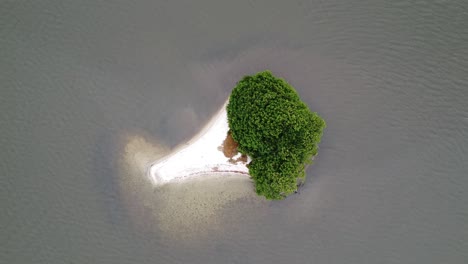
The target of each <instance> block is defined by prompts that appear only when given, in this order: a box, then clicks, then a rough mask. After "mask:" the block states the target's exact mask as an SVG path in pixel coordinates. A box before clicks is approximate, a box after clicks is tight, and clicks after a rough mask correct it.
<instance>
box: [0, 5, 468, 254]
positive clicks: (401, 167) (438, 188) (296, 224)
mask: <svg viewBox="0 0 468 264" xmlns="http://www.w3.org/2000/svg"><path fill="white" fill-rule="evenodd" d="M176 2H177V3H176ZM223 2H224V3H223ZM263 69H270V70H272V71H273V72H274V73H275V74H277V75H279V76H282V77H284V78H286V79H287V80H288V81H290V83H291V84H292V85H293V86H295V87H296V88H297V90H298V92H299V93H300V95H301V97H302V98H303V99H304V100H305V101H306V102H307V104H308V105H309V106H310V107H311V108H312V110H313V111H317V112H318V113H319V114H320V115H322V116H323V117H324V118H325V120H326V121H327V124H328V127H327V129H326V131H325V134H324V138H323V142H322V144H321V145H320V146H321V149H320V153H319V156H318V158H317V159H316V164H314V166H312V167H311V168H310V169H309V171H308V175H309V181H308V182H307V183H306V185H305V187H304V188H303V189H302V190H301V192H300V194H298V195H294V196H292V197H290V198H288V199H286V200H284V201H280V202H265V201H262V200H261V199H255V197H252V196H251V193H249V191H248V189H245V188H246V187H245V186H243V187H242V186H241V185H242V184H239V183H230V182H229V183H226V182H224V183H220V184H221V185H224V187H223V188H225V189H224V190H227V191H228V190H230V189H235V190H241V191H239V192H238V193H237V194H234V193H235V192H234V191H233V192H232V193H231V194H226V193H229V192H224V191H220V192H219V194H218V193H214V194H213V191H214V190H217V189H216V186H218V185H217V184H213V182H211V183H207V184H206V185H203V184H200V183H198V185H197V183H194V184H192V185H186V186H175V187H174V188H173V189H170V188H169V189H167V190H163V191H160V192H159V191H154V190H152V189H151V188H149V187H148V186H145V185H144V183H138V184H135V185H132V186H131V187H128V186H130V185H128V184H127V183H128V181H127V180H128V179H132V178H131V177H139V176H141V175H138V173H135V172H133V174H132V173H123V172H122V169H119V168H120V167H122V166H121V164H120V163H119V160H120V157H122V155H123V154H122V153H124V152H125V151H124V150H125V149H126V148H125V147H124V146H125V140H128V138H132V137H133V136H134V135H138V137H142V138H146V140H148V142H153V143H154V142H156V143H154V144H165V145H169V146H174V145H176V144H178V143H180V142H182V141H183V140H184V139H187V138H188V137H190V136H191V135H193V134H194V133H195V132H196V131H197V130H198V129H199V128H200V127H201V126H202V125H203V123H204V122H206V121H207V120H208V119H209V117H210V116H211V115H212V114H213V113H214V112H215V111H216V110H217V108H218V107H220V106H221V104H222V103H223V102H224V100H225V99H226V98H227V96H228V95H229V92H230V89H231V88H232V87H233V86H234V84H235V82H236V81H237V80H238V79H239V78H240V77H241V76H242V75H244V74H251V73H254V72H255V71H258V70H263ZM0 72H1V74H0V89H1V90H0V91H1V93H0V95H1V96H0V117H1V118H0V125H1V126H0V129H1V137H0V145H1V147H2V151H1V152H0V177H1V184H0V204H1V206H2V207H1V208H2V213H1V216H0V221H1V222H0V224H1V228H0V241H1V246H0V262H1V263H467V261H468V139H467V138H468V2H466V1H464V0H440V1H337V0H332V1H109V2H102V1H29V2H26V1H1V2H0ZM145 144H146V143H144V144H143V143H141V145H142V146H143V145H145ZM148 144H149V143H148ZM148 148H151V147H148ZM149 152H151V151H149ZM133 157H137V156H136V155H133ZM135 159H137V158H135ZM119 166H120V167H119ZM135 179H137V178H135ZM122 186H123V187H122ZM234 186H237V187H234ZM132 188H133V189H132ZM236 188H238V189H236ZM243 188H244V189H243ZM245 190H247V191H245ZM231 191H232V190H231ZM140 194H141V196H138V195H140ZM209 194H213V195H212V196H211V197H209ZM132 195H133V196H132ZM129 197H130V198H129ZM132 197H133V198H132ZM135 197H136V198H135ZM142 197H143V198H142ZM140 198H141V199H142V200H141V203H139V199H140ZM181 201H182V202H181ZM189 201H191V202H189ZM140 205H141V206H140ZM155 215H156V217H155ZM191 217H193V219H195V220H196V221H194V223H195V224H194V225H193V226H191V228H192V229H193V230H196V231H197V232H192V233H191V235H190V238H189V239H180V237H181V236H180V235H181V234H185V233H190V232H191V231H193V230H191V231H190V230H189V229H190V228H189V227H188V225H187V223H188V221H189V220H188V219H190V218H191ZM164 221H167V222H166V223H176V225H174V226H171V225H163V223H164ZM178 221H179V222H180V221H182V222H183V221H185V222H183V223H181V225H180V226H178V225H177V223H179V222H178ZM176 233H177V235H174V234H176Z"/></svg>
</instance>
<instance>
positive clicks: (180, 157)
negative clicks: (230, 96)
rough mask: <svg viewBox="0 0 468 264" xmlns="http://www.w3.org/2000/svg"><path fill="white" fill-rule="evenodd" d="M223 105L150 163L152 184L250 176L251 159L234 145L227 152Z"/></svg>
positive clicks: (224, 109)
mask: <svg viewBox="0 0 468 264" xmlns="http://www.w3.org/2000/svg"><path fill="white" fill-rule="evenodd" d="M226 105H227V102H226V103H224V104H223V106H222V107H221V109H220V110H219V111H218V112H217V113H216V114H215V115H214V116H213V118H212V119H211V120H210V121H209V122H208V123H207V124H206V125H205V126H204V127H203V129H202V130H201V131H200V132H199V133H198V134H196V135H195V136H194V137H193V138H192V139H190V140H189V141H188V142H186V143H183V144H181V145H179V146H178V147H176V148H175V149H174V150H173V151H171V153H170V154H169V155H167V156H165V157H163V158H161V159H159V160H157V161H155V162H154V163H152V164H151V166H150V168H149V177H150V179H151V181H152V182H153V184H154V185H156V186H161V185H164V184H166V183H170V182H180V181H184V180H189V179H193V178H195V177H200V176H202V175H205V176H209V175H220V174H224V175H226V176H240V177H245V178H246V179H249V178H250V176H249V174H248V172H249V170H248V168H247V167H246V164H248V162H250V159H249V158H248V157H242V156H241V155H240V153H237V149H236V148H235V151H234V152H233V151H232V149H231V150H230V151H227V148H228V146H227V145H228V144H229V142H232V141H233V140H232V139H230V140H229V138H230V136H228V131H229V125H228V122H227V112H226ZM225 142H226V143H225Z"/></svg>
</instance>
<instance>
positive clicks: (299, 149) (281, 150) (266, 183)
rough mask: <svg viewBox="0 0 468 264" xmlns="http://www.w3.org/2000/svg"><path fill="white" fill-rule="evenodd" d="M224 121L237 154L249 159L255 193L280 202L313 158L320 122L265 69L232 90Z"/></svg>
mask: <svg viewBox="0 0 468 264" xmlns="http://www.w3.org/2000/svg"><path fill="white" fill-rule="evenodd" d="M227 115H228V123H229V128H230V131H231V136H232V138H233V139H234V140H235V141H236V142H237V143H238V144H239V147H238V149H239V151H240V152H241V153H243V154H247V155H249V156H250V157H251V158H252V161H251V162H250V163H249V164H248V168H249V174H250V175H251V176H252V179H253V180H254V182H255V190H256V192H257V194H259V195H264V196H265V197H266V198H267V199H282V198H284V197H286V196H287V195H289V194H291V193H293V192H294V191H296V190H297V181H298V179H304V178H305V167H306V166H307V165H308V164H310V163H311V162H312V158H313V156H315V155H316V154H317V151H318V145H317V144H318V143H319V142H320V138H321V136H322V131H323V129H324V128H325V121H324V120H323V119H322V118H321V117H320V116H319V115H318V114H317V113H315V112H311V111H310V110H309V108H308V107H307V105H306V104H304V103H303V102H302V101H301V99H300V98H299V95H298V93H297V92H296V90H295V89H294V88H293V87H292V86H291V85H289V84H288V83H287V82H286V81H285V80H283V79H281V78H277V77H275V76H273V74H272V73H271V72H270V71H263V72H259V73H257V74H255V75H252V76H245V77H244V78H243V79H242V80H240V81H239V82H238V83H237V85H236V87H235V88H234V89H233V90H232V93H231V96H230V97H229V102H228V105H227Z"/></svg>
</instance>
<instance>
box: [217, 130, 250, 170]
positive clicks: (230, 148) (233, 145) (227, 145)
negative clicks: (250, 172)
mask: <svg viewBox="0 0 468 264" xmlns="http://www.w3.org/2000/svg"><path fill="white" fill-rule="evenodd" d="M238 147H239V143H237V142H236V141H235V140H234V139H233V138H232V136H231V131H229V132H228V133H227V135H226V138H225V139H224V141H223V144H222V145H221V146H219V147H218V150H219V151H222V152H223V154H224V156H225V157H226V158H229V160H228V161H229V162H230V163H232V164H236V163H238V162H243V163H247V155H245V154H242V155H241V156H240V157H238V158H237V159H233V158H234V156H236V155H237V154H239V150H238Z"/></svg>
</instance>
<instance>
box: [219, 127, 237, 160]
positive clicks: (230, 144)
mask: <svg viewBox="0 0 468 264" xmlns="http://www.w3.org/2000/svg"><path fill="white" fill-rule="evenodd" d="M238 146H239V144H238V143H237V142H236V141H234V139H233V138H232V136H231V132H230V131H229V132H228V134H227V136H226V138H225V139H224V141H223V145H222V151H223V154H224V156H225V157H226V158H232V157H234V156H235V155H237V153H239V151H238V150H237V147H238Z"/></svg>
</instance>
